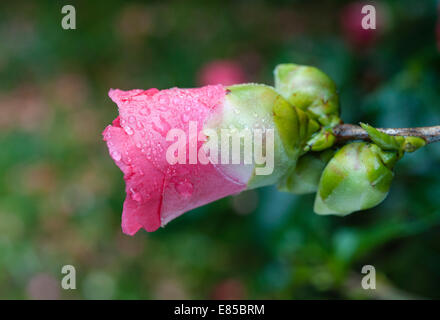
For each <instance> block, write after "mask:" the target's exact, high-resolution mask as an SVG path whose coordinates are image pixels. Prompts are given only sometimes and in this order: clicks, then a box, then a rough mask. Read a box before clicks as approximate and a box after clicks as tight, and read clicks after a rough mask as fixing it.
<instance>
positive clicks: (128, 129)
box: [124, 126, 134, 136]
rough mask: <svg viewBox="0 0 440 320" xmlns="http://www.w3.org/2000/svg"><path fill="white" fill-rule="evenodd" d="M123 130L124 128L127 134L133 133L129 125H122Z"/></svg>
mask: <svg viewBox="0 0 440 320" xmlns="http://www.w3.org/2000/svg"><path fill="white" fill-rule="evenodd" d="M124 130H125V132H127V134H128V135H129V136H131V135H133V133H134V132H133V129H132V128H130V127H128V126H127V127H124Z"/></svg>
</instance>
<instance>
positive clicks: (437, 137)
mask: <svg viewBox="0 0 440 320" xmlns="http://www.w3.org/2000/svg"><path fill="white" fill-rule="evenodd" d="M377 130H379V131H382V132H384V133H386V134H389V135H391V136H405V137H409V136H411V137H420V138H423V139H425V141H426V143H433V142H437V141H440V126H432V127H419V128H377ZM333 134H334V135H335V136H336V140H337V141H338V142H347V141H350V140H370V139H369V136H368V133H367V132H366V131H365V130H364V129H362V128H361V127H360V126H357V125H353V124H340V125H338V126H336V127H334V128H333Z"/></svg>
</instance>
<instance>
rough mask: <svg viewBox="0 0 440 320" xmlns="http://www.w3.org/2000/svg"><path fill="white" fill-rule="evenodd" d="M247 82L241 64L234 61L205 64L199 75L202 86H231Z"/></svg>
mask: <svg viewBox="0 0 440 320" xmlns="http://www.w3.org/2000/svg"><path fill="white" fill-rule="evenodd" d="M243 82H246V74H245V72H244V70H243V69H242V67H241V66H240V64H238V63H237V62H234V61H232V60H215V61H212V62H209V63H207V64H205V65H204V66H203V67H202V68H201V70H200V71H199V74H198V83H199V85H201V86H206V85H215V84H222V85H224V86H229V85H233V84H238V83H243Z"/></svg>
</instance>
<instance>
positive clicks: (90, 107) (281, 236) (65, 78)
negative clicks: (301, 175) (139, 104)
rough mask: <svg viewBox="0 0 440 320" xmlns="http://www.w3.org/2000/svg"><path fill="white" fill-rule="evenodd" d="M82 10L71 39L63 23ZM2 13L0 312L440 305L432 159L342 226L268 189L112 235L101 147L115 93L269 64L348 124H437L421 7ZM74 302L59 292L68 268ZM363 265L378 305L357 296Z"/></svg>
mask: <svg viewBox="0 0 440 320" xmlns="http://www.w3.org/2000/svg"><path fill="white" fill-rule="evenodd" d="M65 4H71V5H74V6H75V8H76V16H77V21H76V27H77V29H76V30H63V29H62V28H61V19H62V17H63V16H64V15H62V14H61V8H62V6H63V5H65ZM375 6H376V10H377V29H376V30H374V31H363V30H361V28H360V21H361V17H362V16H361V15H360V5H359V3H358V2H348V1H320V2H315V1H313V2H312V1H270V2H269V1H268V2H264V1H250V0H248V1H246V0H237V1H231V2H229V1H210V2H209V3H208V2H207V1H170V2H165V1H151V2H141V1H122V0H121V1H115V0H108V1H77V0H71V1H53V0H41V1H8V2H6V1H2V2H1V3H0V298H7V299H12V298H15V299H44V298H51V299H56V298H64V299H106V298H110V299H167V298H168V299H176V298H184V299H185V298H196V299H200V298H207V299H211V298H213V299H215V298H250V299H254V298H259V299H266V298H267V299H272V298H276V299H303V298H305V299H312V298H317V299H329V298H330V299H394V298H408V299H411V298H440V188H439V185H440V144H438V145H430V146H428V147H426V148H424V149H423V150H420V151H418V152H416V153H414V154H411V155H408V156H407V157H405V158H404V160H403V161H401V162H400V163H399V164H398V165H397V168H396V172H397V176H396V179H395V181H394V183H393V187H392V189H391V192H390V194H389V197H388V198H387V200H386V201H385V202H384V203H382V204H381V205H379V206H378V207H376V208H374V209H372V210H368V211H365V212H360V213H355V214H352V215H350V216H348V217H346V218H338V217H323V216H318V215H315V214H314V213H313V211H312V208H313V200H314V196H313V195H309V196H301V197H299V196H294V195H290V194H287V193H280V192H278V191H277V190H276V189H275V188H271V187H269V188H263V189H260V190H255V191H250V192H245V193H243V194H241V195H238V196H234V197H229V198H226V199H222V200H220V201H217V202H215V203H212V204H210V205H207V206H204V207H202V208H199V209H196V210H194V211H192V212H190V213H187V214H185V215H183V216H182V217H180V218H178V219H177V220H175V221H173V222H171V223H170V224H169V225H168V226H167V227H166V228H165V229H160V230H159V231H157V232H155V233H151V234H148V233H146V232H139V233H138V234H137V235H136V236H135V237H129V236H126V235H124V234H122V232H121V228H120V217H121V210H122V203H123V200H124V197H125V195H124V181H123V179H122V174H121V172H120V171H119V169H118V168H117V167H116V165H115V164H114V163H113V161H112V159H111V158H110V157H109V156H108V152H107V149H106V146H105V144H104V142H103V141H102V137H101V132H102V130H103V129H104V128H105V127H106V125H108V124H109V123H111V121H112V120H113V119H114V118H115V117H116V116H117V109H116V105H115V104H114V103H113V102H111V101H110V99H109V98H108V96H107V92H108V90H109V88H121V89H132V88H143V89H147V88H150V87H157V88H159V89H165V88H169V87H174V86H179V87H195V86H200V85H204V84H207V83H216V82H220V83H224V84H229V83H234V82H245V81H252V82H262V83H267V84H272V83H273V79H272V70H273V68H274V67H275V66H276V65H277V64H278V63H283V62H296V63H300V64H310V65H315V66H317V67H319V68H322V69H323V70H324V71H325V72H327V73H328V74H329V75H331V77H332V78H333V79H334V80H335V81H336V83H337V85H338V87H339V89H340V95H341V105H342V117H343V119H344V121H346V122H352V123H356V122H359V121H361V120H362V121H364V122H369V123H371V124H374V125H376V126H387V127H407V126H408V127H409V126H422V125H436V124H440V87H439V84H440V21H439V9H438V6H439V4H438V2H436V1H431V0H424V1H413V0H400V1H380V2H376V3H375ZM68 264H70V265H73V266H75V268H76V276H77V289H76V290H68V291H66V290H63V289H61V287H60V282H61V278H62V277H63V274H61V268H62V266H63V265H68ZM364 265H373V266H375V268H376V273H377V284H376V286H377V289H376V290H370V291H365V290H362V289H361V277H362V276H363V275H362V274H361V269H362V266H364Z"/></svg>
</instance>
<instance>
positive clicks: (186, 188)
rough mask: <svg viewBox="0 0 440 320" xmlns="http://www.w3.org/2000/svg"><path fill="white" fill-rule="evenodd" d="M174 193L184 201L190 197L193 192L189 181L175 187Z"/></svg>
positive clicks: (181, 182) (178, 183) (179, 183)
mask: <svg viewBox="0 0 440 320" xmlns="http://www.w3.org/2000/svg"><path fill="white" fill-rule="evenodd" d="M175 188H176V191H177V192H178V193H179V194H180V195H181V196H182V197H183V198H185V199H187V198H189V197H191V195H192V194H193V191H194V186H193V184H192V183H191V182H189V181H180V182H177V183H176V185H175Z"/></svg>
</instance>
